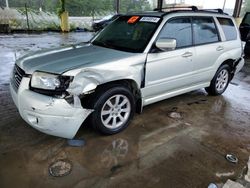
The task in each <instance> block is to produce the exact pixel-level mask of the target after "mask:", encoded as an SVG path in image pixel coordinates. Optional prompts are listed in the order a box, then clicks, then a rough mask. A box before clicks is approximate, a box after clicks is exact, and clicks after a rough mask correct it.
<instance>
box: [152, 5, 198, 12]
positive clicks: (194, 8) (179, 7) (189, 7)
mask: <svg viewBox="0 0 250 188" xmlns="http://www.w3.org/2000/svg"><path fill="white" fill-rule="evenodd" d="M175 5H176V4H174V5H171V6H168V7H162V8H155V9H154V11H162V10H163V9H182V10H183V9H191V10H192V11H197V10H198V8H197V7H196V6H175Z"/></svg>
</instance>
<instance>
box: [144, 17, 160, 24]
mask: <svg viewBox="0 0 250 188" xmlns="http://www.w3.org/2000/svg"><path fill="white" fill-rule="evenodd" d="M159 20H160V18H157V17H142V18H141V19H140V22H153V23H157V22H158V21H159Z"/></svg>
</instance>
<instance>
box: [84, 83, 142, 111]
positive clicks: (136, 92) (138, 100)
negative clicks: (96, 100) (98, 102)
mask: <svg viewBox="0 0 250 188" xmlns="http://www.w3.org/2000/svg"><path fill="white" fill-rule="evenodd" d="M115 86H123V87H126V88H128V89H129V90H130V91H131V93H132V94H133V96H134V97H135V111H136V112H137V113H141V112H142V97H141V90H140V87H139V86H138V84H137V83H136V81H135V80H132V79H120V80H115V81H110V82H105V83H102V84H99V85H98V86H97V87H96V89H95V91H94V92H93V93H91V94H88V96H87V97H90V98H92V97H93V96H94V95H95V93H96V92H101V91H102V90H103V89H109V88H111V87H115ZM90 101H91V100H90ZM82 105H85V104H84V103H83V104H82Z"/></svg>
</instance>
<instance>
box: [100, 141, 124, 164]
mask: <svg viewBox="0 0 250 188" xmlns="http://www.w3.org/2000/svg"><path fill="white" fill-rule="evenodd" d="M128 150H129V144H128V141H127V140H125V139H122V138H119V139H116V140H114V141H112V143H111V144H110V145H109V146H108V147H107V148H106V149H105V150H104V151H103V152H102V154H101V162H102V163H103V164H104V166H105V167H106V168H109V167H112V166H115V165H117V164H118V162H119V160H121V159H123V158H125V157H126V155H127V153H128Z"/></svg>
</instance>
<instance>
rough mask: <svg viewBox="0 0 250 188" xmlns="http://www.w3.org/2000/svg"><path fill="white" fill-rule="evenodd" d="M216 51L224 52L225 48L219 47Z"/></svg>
mask: <svg viewBox="0 0 250 188" xmlns="http://www.w3.org/2000/svg"><path fill="white" fill-rule="evenodd" d="M216 50H217V51H222V50H224V47H223V46H218V47H217V48H216Z"/></svg>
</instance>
